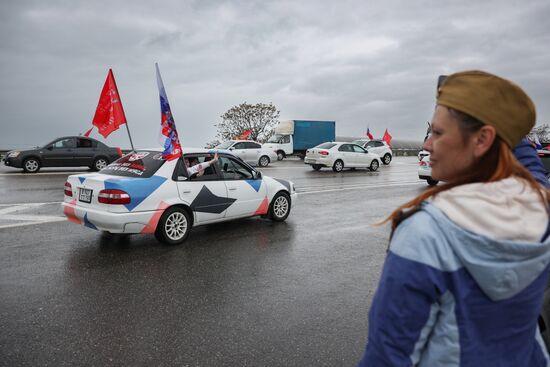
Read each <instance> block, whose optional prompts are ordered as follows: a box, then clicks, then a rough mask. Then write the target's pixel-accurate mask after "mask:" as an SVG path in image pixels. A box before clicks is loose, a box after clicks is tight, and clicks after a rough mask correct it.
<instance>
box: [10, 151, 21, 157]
mask: <svg viewBox="0 0 550 367" xmlns="http://www.w3.org/2000/svg"><path fill="white" fill-rule="evenodd" d="M19 154H21V152H18V151H15V152H9V153H8V158H15V157H17V156H18V155H19Z"/></svg>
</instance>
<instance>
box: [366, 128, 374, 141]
mask: <svg viewBox="0 0 550 367" xmlns="http://www.w3.org/2000/svg"><path fill="white" fill-rule="evenodd" d="M367 138H369V139H370V140H372V139H374V136H372V134H371V133H370V129H369V128H368V127H367Z"/></svg>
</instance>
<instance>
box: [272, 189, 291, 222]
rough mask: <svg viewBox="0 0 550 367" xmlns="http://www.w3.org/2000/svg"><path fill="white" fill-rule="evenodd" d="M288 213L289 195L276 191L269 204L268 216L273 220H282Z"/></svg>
mask: <svg viewBox="0 0 550 367" xmlns="http://www.w3.org/2000/svg"><path fill="white" fill-rule="evenodd" d="M289 214H290V197H289V196H288V194H287V193H285V192H279V193H277V194H276V195H275V197H274V198H273V200H272V201H271V205H270V206H269V218H270V219H271V220H273V221H275V222H282V221H284V220H285V219H286V218H287V217H288V215H289Z"/></svg>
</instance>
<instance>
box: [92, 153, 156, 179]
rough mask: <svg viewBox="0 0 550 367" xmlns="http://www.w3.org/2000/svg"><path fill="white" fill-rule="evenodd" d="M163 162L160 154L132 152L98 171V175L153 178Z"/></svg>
mask: <svg viewBox="0 0 550 367" xmlns="http://www.w3.org/2000/svg"><path fill="white" fill-rule="evenodd" d="M165 161H166V160H165V159H164V158H163V157H162V153H160V152H153V151H138V152H132V153H130V154H126V155H125V156H124V157H122V158H119V159H117V160H116V161H114V162H113V163H111V164H110V165H108V166H107V167H105V168H103V169H102V170H101V171H99V173H102V174H106V175H113V176H123V177H142V178H148V177H151V176H153V175H154V174H155V172H157V171H158V169H159V168H160V167H161V166H162V165H163V164H164V162H165Z"/></svg>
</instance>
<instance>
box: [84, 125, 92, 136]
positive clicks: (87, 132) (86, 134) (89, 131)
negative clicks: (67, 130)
mask: <svg viewBox="0 0 550 367" xmlns="http://www.w3.org/2000/svg"><path fill="white" fill-rule="evenodd" d="M93 129H94V127H93V126H92V128H91V129H90V130H88V131H86V133H85V134H84V136H85V137H88V136H90V133H91V132H92V130H93Z"/></svg>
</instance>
